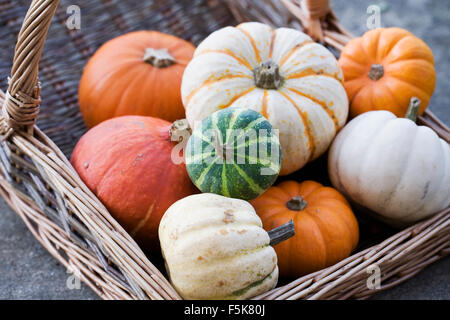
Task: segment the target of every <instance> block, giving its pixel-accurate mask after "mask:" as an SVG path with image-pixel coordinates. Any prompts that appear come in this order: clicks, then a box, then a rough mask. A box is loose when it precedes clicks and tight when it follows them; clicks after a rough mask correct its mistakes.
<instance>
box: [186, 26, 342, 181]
mask: <svg viewBox="0 0 450 320" xmlns="http://www.w3.org/2000/svg"><path fill="white" fill-rule="evenodd" d="M268 61H271V62H273V63H274V64H275V65H276V67H275V66H274V68H272V69H271V70H278V73H279V75H280V77H281V78H282V81H281V82H280V83H279V85H278V86H277V88H269V89H268V88H265V87H264V86H261V85H260V84H259V82H258V81H257V79H256V77H255V74H256V70H257V69H258V68H260V67H261V66H262V65H263V64H264V63H266V62H268ZM277 68H278V69H277ZM343 80H344V78H343V75H342V70H341V68H340V67H339V64H338V62H337V60H336V58H335V57H334V56H333V54H332V53H331V52H330V51H329V50H328V49H327V48H325V47H324V46H322V45H320V44H318V43H316V42H314V41H312V39H311V38H310V37H309V36H308V35H306V34H304V33H302V32H300V31H298V30H295V29H291V28H278V29H272V28H271V27H270V26H268V25H265V24H262V23H258V22H246V23H242V24H239V25H238V26H236V27H226V28H222V29H219V30H217V31H215V32H213V33H212V34H210V35H209V36H208V37H207V38H206V39H204V40H203V41H202V43H200V44H199V45H198V47H197V49H196V50H195V54H194V58H193V59H192V60H191V61H190V62H189V64H188V66H187V67H186V70H185V72H184V74H183V80H182V85H181V92H182V98H183V104H184V106H185V108H186V119H187V120H188V122H189V124H190V125H191V127H194V126H195V122H196V121H201V120H202V119H204V118H205V117H207V116H208V115H210V114H212V113H213V112H215V111H217V110H221V109H224V108H228V107H240V108H249V109H252V110H255V111H258V112H259V113H261V114H262V115H263V116H264V117H265V118H266V119H267V120H268V121H269V122H270V124H271V125H272V126H273V127H274V128H275V129H278V130H280V143H281V148H282V151H283V164H282V167H281V171H280V175H288V174H290V173H292V172H294V171H297V170H299V169H300V168H302V167H303V166H304V165H305V164H306V163H308V162H310V161H312V160H314V159H316V158H318V157H319V156H320V155H321V154H323V153H324V152H325V151H326V150H327V149H328V147H329V145H330V143H331V141H332V140H333V138H334V136H335V134H336V132H337V131H338V130H339V129H340V128H342V127H343V126H344V124H345V122H346V120H347V115H348V99H347V94H346V93H345V89H344V87H343V84H342V83H343Z"/></svg>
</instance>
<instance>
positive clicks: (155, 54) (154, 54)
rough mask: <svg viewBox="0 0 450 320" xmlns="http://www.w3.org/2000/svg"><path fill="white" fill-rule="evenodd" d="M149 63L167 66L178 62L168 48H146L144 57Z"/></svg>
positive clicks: (160, 66)
mask: <svg viewBox="0 0 450 320" xmlns="http://www.w3.org/2000/svg"><path fill="white" fill-rule="evenodd" d="M142 60H144V61H145V62H147V63H150V64H151V65H152V66H154V67H157V68H165V67H169V66H171V65H173V64H174V63H176V60H175V58H174V57H172V55H171V54H170V53H169V51H168V50H167V49H166V48H162V49H153V48H146V49H145V53H144V57H143V58H142Z"/></svg>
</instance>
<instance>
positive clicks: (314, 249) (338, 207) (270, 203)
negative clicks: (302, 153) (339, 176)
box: [251, 181, 359, 278]
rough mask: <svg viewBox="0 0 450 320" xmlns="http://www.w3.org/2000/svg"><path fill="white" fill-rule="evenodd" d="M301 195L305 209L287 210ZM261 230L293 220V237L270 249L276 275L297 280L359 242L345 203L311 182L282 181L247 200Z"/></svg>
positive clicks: (344, 254)
mask: <svg viewBox="0 0 450 320" xmlns="http://www.w3.org/2000/svg"><path fill="white" fill-rule="evenodd" d="M296 196H301V197H302V198H303V199H304V200H305V201H306V202H307V206H306V207H305V208H304V209H303V210H301V211H295V210H290V209H288V208H287V207H286V203H287V202H288V201H289V200H291V199H292V198H294V197H296ZM251 204H252V205H253V207H254V208H255V210H256V213H257V214H258V215H259V216H260V217H261V220H262V222H263V225H264V229H265V230H270V229H273V228H275V227H278V226H280V225H282V224H284V223H287V222H289V220H291V219H292V220H293V221H294V224H295V236H293V237H292V238H290V239H288V240H285V241H283V242H282V243H280V244H278V245H276V246H275V247H274V249H275V251H276V253H277V256H278V267H279V269H280V276H283V277H290V278H295V277H300V276H302V275H305V274H308V273H311V272H314V271H317V270H320V269H323V268H326V267H328V266H331V265H333V264H335V263H337V262H339V261H340V260H342V259H345V258H347V257H348V256H350V254H351V252H352V251H353V250H354V249H355V247H356V245H357V244H358V241H359V227H358V222H357V220H356V218H355V216H354V214H353V212H352V209H351V207H350V205H349V203H348V202H347V200H346V199H345V198H344V197H343V196H342V195H341V194H340V193H339V192H338V191H336V190H335V189H333V188H330V187H324V186H323V185H321V184H320V183H317V182H314V181H304V182H302V183H298V182H295V181H284V182H282V183H280V184H278V185H277V186H273V187H271V188H269V189H268V190H267V191H266V192H265V193H263V194H262V195H261V196H259V197H258V198H256V199H255V200H252V201H251Z"/></svg>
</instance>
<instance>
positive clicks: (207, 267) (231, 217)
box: [159, 193, 278, 300]
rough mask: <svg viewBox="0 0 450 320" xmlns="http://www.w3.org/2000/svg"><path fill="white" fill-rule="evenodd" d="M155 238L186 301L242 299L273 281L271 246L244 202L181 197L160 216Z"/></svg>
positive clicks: (275, 277) (211, 196) (274, 258)
mask: <svg viewBox="0 0 450 320" xmlns="http://www.w3.org/2000/svg"><path fill="white" fill-rule="evenodd" d="M159 239H160V243H161V250H162V254H163V257H164V259H165V263H166V269H167V271H168V274H169V278H170V281H171V282H172V284H173V286H174V288H175V289H176V290H177V291H178V293H179V294H180V295H181V296H182V297H183V298H184V299H189V300H192V299H202V300H203V299H246V298H250V297H253V296H255V295H258V294H261V293H263V292H266V291H268V290H270V289H272V288H274V287H275V286H276V284H277V281H278V266H277V256H276V253H275V250H274V249H273V248H272V247H271V246H270V245H269V241H270V239H269V235H268V233H267V232H266V231H265V230H264V229H263V228H262V223H261V219H260V218H259V216H258V215H257V214H256V213H255V210H254V209H253V207H252V206H251V205H250V204H249V203H248V202H246V201H244V200H240V199H232V198H227V197H223V196H220V195H216V194H211V193H203V194H196V195H192V196H189V197H186V198H183V199H181V200H179V201H177V202H175V203H174V204H173V205H172V206H171V207H170V208H169V209H168V210H167V211H166V213H165V214H164V216H163V218H162V220H161V222H160V226H159Z"/></svg>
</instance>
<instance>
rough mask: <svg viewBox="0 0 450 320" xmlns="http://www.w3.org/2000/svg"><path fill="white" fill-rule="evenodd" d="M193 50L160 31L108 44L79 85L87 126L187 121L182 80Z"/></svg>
mask: <svg viewBox="0 0 450 320" xmlns="http://www.w3.org/2000/svg"><path fill="white" fill-rule="evenodd" d="M194 50H195V47H194V46H193V45H192V44H191V43H189V42H187V41H185V40H183V39H180V38H177V37H175V36H172V35H168V34H165V33H161V32H157V31H135V32H130V33H127V34H125V35H122V36H119V37H117V38H114V39H112V40H110V41H108V42H106V43H105V44H103V45H102V46H101V47H100V48H99V49H98V50H97V51H96V52H95V54H94V55H93V56H92V57H91V59H90V60H89V62H88V63H87V65H86V67H85V69H84V71H83V75H82V77H81V80H80V86H79V90H78V99H79V105H80V110H81V113H82V115H83V118H84V121H85V123H86V126H87V127H88V128H91V127H93V126H95V125H97V124H98V123H100V122H102V121H104V120H107V119H110V118H113V117H117V116H123V115H142V116H152V117H156V118H161V119H164V120H167V121H170V122H173V121H175V120H178V119H183V118H185V115H184V107H183V103H182V101H181V91H180V90H181V89H180V87H181V78H182V75H183V72H184V68H185V67H186V65H187V63H188V62H189V61H190V60H191V58H192V56H193V54H194Z"/></svg>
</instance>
